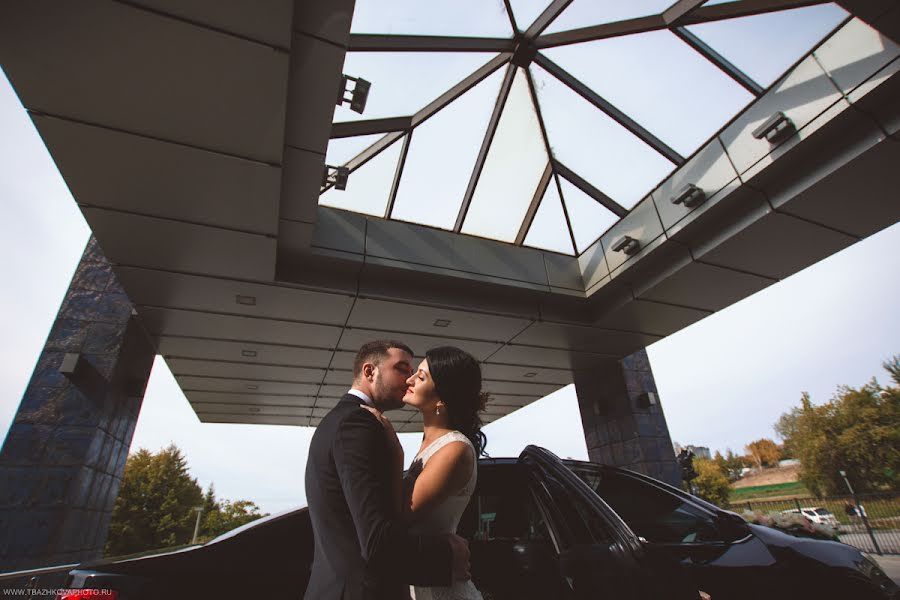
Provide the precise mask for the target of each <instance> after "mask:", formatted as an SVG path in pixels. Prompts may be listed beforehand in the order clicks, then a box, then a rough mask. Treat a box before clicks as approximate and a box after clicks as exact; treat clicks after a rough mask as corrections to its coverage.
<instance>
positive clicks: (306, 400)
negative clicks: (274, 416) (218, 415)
mask: <svg viewBox="0 0 900 600" xmlns="http://www.w3.org/2000/svg"><path fill="white" fill-rule="evenodd" d="M179 379H183V378H179ZM187 397H188V400H189V401H190V402H191V404H200V403H212V404H234V405H238V406H275V407H278V406H292V407H297V406H305V407H307V408H312V407H313V405H314V404H316V398H315V396H272V395H266V394H256V393H253V392H247V393H238V392H200V391H194V392H188V394H187Z"/></svg>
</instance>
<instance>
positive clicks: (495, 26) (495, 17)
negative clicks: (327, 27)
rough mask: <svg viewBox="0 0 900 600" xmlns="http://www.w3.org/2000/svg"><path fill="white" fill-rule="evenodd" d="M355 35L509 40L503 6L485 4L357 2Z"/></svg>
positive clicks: (464, 0)
mask: <svg viewBox="0 0 900 600" xmlns="http://www.w3.org/2000/svg"><path fill="white" fill-rule="evenodd" d="M350 31H351V33H395V34H402V35H453V36H471V37H509V36H510V35H511V34H512V28H511V27H510V25H509V18H507V16H506V6H505V5H504V4H503V2H497V1H491V2H485V1H484V0H427V1H426V0H357V2H356V6H355V8H354V9H353V24H352V25H351V27H350Z"/></svg>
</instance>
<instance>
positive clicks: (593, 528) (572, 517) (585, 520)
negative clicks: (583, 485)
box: [543, 475, 613, 545]
mask: <svg viewBox="0 0 900 600" xmlns="http://www.w3.org/2000/svg"><path fill="white" fill-rule="evenodd" d="M543 485H544V489H545V491H546V493H547V495H548V498H547V499H548V500H549V503H550V508H551V511H552V512H553V514H554V515H556V518H557V519H558V520H559V521H560V523H559V525H560V527H561V528H563V529H564V533H565V535H564V536H563V539H562V540H561V543H563V544H565V545H578V544H597V543H611V542H612V541H613V536H612V535H611V533H610V531H609V528H608V526H607V524H606V522H605V521H604V520H603V516H602V515H601V514H600V513H599V512H598V511H597V510H596V509H595V508H594V507H593V506H591V505H590V504H589V503H588V502H587V501H586V500H585V499H584V498H582V497H581V496H580V495H579V494H578V492H577V490H573V489H572V488H571V486H568V485H566V484H565V483H564V482H562V481H560V480H558V479H557V478H555V477H552V476H549V475H545V476H544V478H543Z"/></svg>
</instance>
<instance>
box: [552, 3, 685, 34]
mask: <svg viewBox="0 0 900 600" xmlns="http://www.w3.org/2000/svg"><path fill="white" fill-rule="evenodd" d="M674 1H675V0H628V1H627V2H622V0H575V1H574V2H572V4H570V5H569V6H568V7H567V8H566V10H564V11H563V12H562V14H561V15H559V16H558V17H556V18H555V19H554V20H553V22H552V23H550V25H549V26H548V27H547V29H545V30H544V33H554V32H556V31H568V30H570V29H579V28H581V27H590V26H592V25H602V24H604V23H615V22H616V21H625V20H626V19H634V18H636V17H645V16H647V15H658V14H660V13H662V12H663V11H664V10H666V9H667V8H669V7H670V6H672V3H673V2H674Z"/></svg>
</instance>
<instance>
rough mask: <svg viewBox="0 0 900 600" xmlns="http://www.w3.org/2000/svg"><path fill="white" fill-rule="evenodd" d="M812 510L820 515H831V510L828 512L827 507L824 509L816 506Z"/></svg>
mask: <svg viewBox="0 0 900 600" xmlns="http://www.w3.org/2000/svg"><path fill="white" fill-rule="evenodd" d="M813 512H814V513H816V514H817V515H819V516H820V517H830V516H831V512H829V511H828V509H825V508H817V509H815V510H814V511H813Z"/></svg>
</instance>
